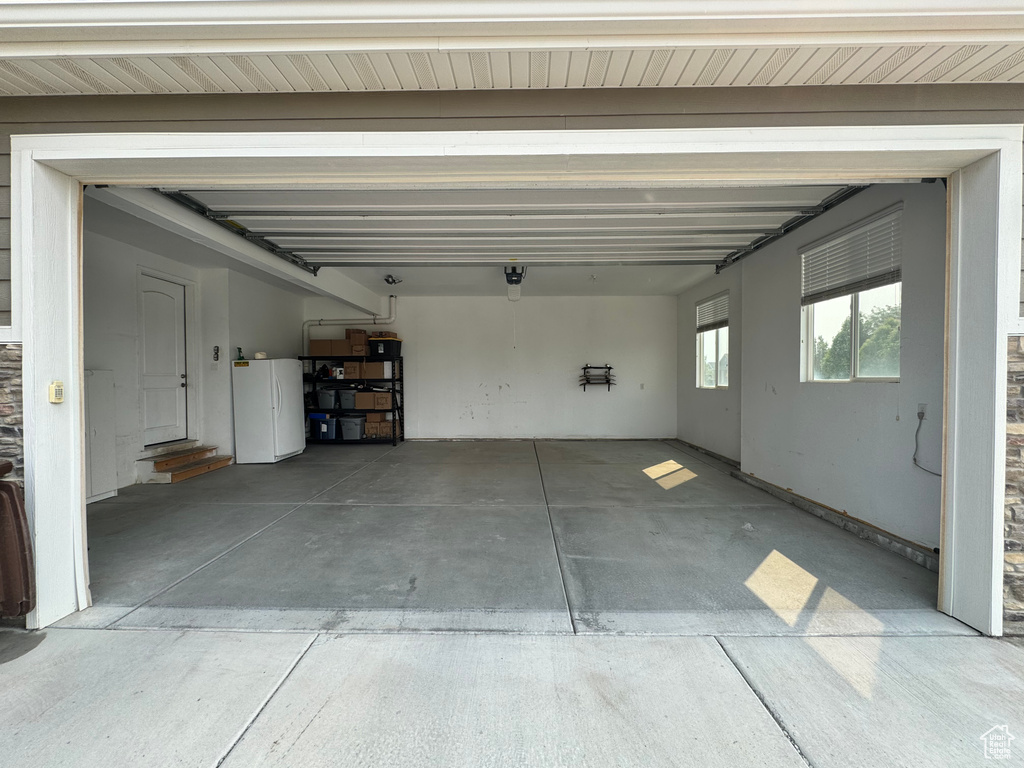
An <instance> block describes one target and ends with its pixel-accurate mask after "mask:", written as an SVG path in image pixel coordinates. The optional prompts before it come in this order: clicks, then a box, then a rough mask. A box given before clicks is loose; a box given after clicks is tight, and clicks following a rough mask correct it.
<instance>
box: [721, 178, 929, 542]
mask: <svg viewBox="0 0 1024 768" xmlns="http://www.w3.org/2000/svg"><path fill="white" fill-rule="evenodd" d="M900 201H902V202H903V204H904V209H903V292H902V320H901V336H902V342H901V356H900V381H899V382H898V383H883V382H835V383H831V382H801V381H800V355H801V344H800V332H801V310H800V249H801V247H802V246H803V245H805V244H807V243H811V242H813V241H815V240H818V239H820V238H822V237H825V236H827V235H829V234H830V233H832V232H835V231H837V230H839V229H842V228H843V227H845V226H847V225H849V224H852V223H855V222H857V221H858V220H860V219H862V218H864V217H865V216H868V215H871V214H873V213H875V212H877V211H880V210H882V209H884V208H886V207H888V206H890V205H892V204H894V203H897V202H900ZM945 215H946V194H945V188H944V187H943V185H942V184H941V183H936V184H912V185H878V186H875V187H872V188H870V189H868V190H867V191H865V192H862V193H861V194H859V195H857V196H856V197H854V198H853V199H851V200H849V201H848V202H846V203H844V204H843V205H841V206H839V207H837V208H835V209H833V210H832V211H830V212H828V213H826V214H824V215H822V216H820V217H819V218H817V219H815V220H814V221H813V222H811V223H810V224H808V225H806V226H804V227H802V228H801V229H799V230H797V231H796V232H794V233H793V234H792V235H790V236H789V237H786V238H784V239H782V240H780V241H778V242H777V243H774V244H772V245H771V246H768V247H766V248H765V249H764V250H762V251H759V252H758V253H757V254H756V255H754V256H752V257H750V258H748V259H747V260H745V261H744V262H743V271H742V297H743V298H742V307H743V308H742V311H743V347H742V365H743V372H744V374H743V377H742V381H741V397H742V412H743V424H742V431H741V448H740V451H741V460H742V470H743V471H744V472H747V473H750V474H753V475H756V476H757V477H759V478H761V479H762V480H766V481H768V482H769V483H773V484H775V485H777V486H781V487H783V488H786V489H788V490H791V491H792V492H794V493H796V494H799V495H801V496H804V497H807V498H810V499H812V500H814V501H816V502H818V503H820V504H824V505H826V506H829V507H832V508H835V509H838V510H841V511H844V512H846V513H847V514H849V515H851V516H853V517H856V518H859V519H860V520H864V521H866V522H868V523H871V524H872V525H875V526H877V527H879V528H882V529H884V530H886V531H889V532H891V533H894V534H896V535H898V536H901V537H903V538H905V539H909V540H911V541H913V542H916V543H918V544H921V545H924V546H926V547H929V548H931V547H935V546H938V544H939V519H940V493H941V480H940V479H939V478H938V477H934V476H932V475H929V474H927V473H926V472H923V471H922V470H920V469H917V468H915V467H914V466H913V464H912V462H911V458H912V456H913V453H914V432H915V430H916V428H917V424H918V421H917V405H918V403H926V404H927V414H928V415H927V419H926V420H925V422H924V424H923V427H922V430H921V451H920V455H919V459H920V461H921V463H922V464H923V465H924V466H926V467H929V468H932V469H934V470H936V471H938V470H940V469H941V466H942V461H941V458H942V418H941V417H942V396H943V344H944V341H943V338H944V313H945V262H946V226H945Z"/></svg>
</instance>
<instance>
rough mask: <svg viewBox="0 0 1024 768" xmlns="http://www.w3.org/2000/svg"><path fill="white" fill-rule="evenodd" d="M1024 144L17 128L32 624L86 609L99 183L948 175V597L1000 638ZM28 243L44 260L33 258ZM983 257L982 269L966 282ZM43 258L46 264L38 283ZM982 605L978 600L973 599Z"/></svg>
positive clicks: (877, 135) (960, 136) (644, 182)
mask: <svg viewBox="0 0 1024 768" xmlns="http://www.w3.org/2000/svg"><path fill="white" fill-rule="evenodd" d="M1022 140H1024V126H1022V125H1020V124H1013V125H936V126H891V125H889V126H839V127H836V126H827V127H795V128H742V129H738V128H722V129H665V130H644V129H635V130H607V131H605V130H593V131H572V130H565V131H493V132H490V131H489V132H483V131H446V132H426V131H425V132H347V133H216V134H201V133H200V134H196V133H159V134H157V133H153V134H138V133H136V134H124V133H121V134H78V135H75V134H65V135H48V136H14V137H12V142H11V143H12V209H13V210H12V225H13V227H12V230H13V231H12V235H13V238H12V240H13V242H12V246H13V248H12V280H13V282H14V286H15V291H14V307H13V315H14V318H15V319H14V320H13V322H14V324H15V325H14V327H13V328H12V329H11V331H10V334H11V335H12V336H17V337H19V338H18V340H23V342H24V345H25V346H24V371H23V379H24V393H25V397H24V401H25V402H24V408H25V482H26V501H27V504H28V508H29V510H30V515H31V520H32V526H33V533H34V537H35V542H36V577H37V594H38V601H37V607H36V609H35V611H33V612H32V614H30V615H29V617H28V626H30V627H32V628H36V627H43V626H47V625H49V624H51V623H53V622H55V621H57V620H59V619H61V618H63V617H64V616H67V615H68V614H70V613H73V612H74V611H76V610H80V609H83V608H85V607H87V606H88V605H89V596H88V589H87V584H86V582H85V558H86V553H85V549H84V523H83V518H84V476H83V473H84V465H83V461H82V452H83V434H82V429H81V425H82V351H81V339H82V336H81V330H82V329H81V323H82V318H81V301H80V296H81V245H80V244H81V236H80V212H81V185H82V184H84V183H101V184H136V185H138V184H144V185H153V186H160V185H175V184H193V185H205V184H212V185H217V184H220V185H232V184H233V185H239V184H266V185H274V184H277V185H283V184H295V185H312V184H335V185H338V186H346V185H350V184H361V185H364V186H369V187H371V188H372V187H377V188H388V187H389V186H395V185H408V184H423V185H430V184H445V185H448V186H453V185H454V186H458V185H463V186H474V185H479V184H480V183H481V181H484V182H486V183H490V184H494V185H496V186H505V185H509V184H518V185H520V186H524V185H525V186H534V187H542V186H545V185H547V186H558V187H563V188H564V187H566V186H570V187H571V186H576V187H578V188H585V187H587V186H596V185H603V184H607V183H615V184H626V185H629V186H633V187H641V188H643V187H648V188H649V187H657V186H680V185H685V186H723V185H729V184H732V185H735V186H741V185H750V184H764V185H771V184H779V183H791V184H800V183H803V184H806V183H828V184H833V183H869V182H871V181H892V180H897V179H913V178H921V177H948V178H949V180H950V197H951V205H950V214H951V215H950V227H951V238H950V248H949V254H948V258H949V268H948V270H947V281H948V283H949V286H948V288H949V297H950V299H949V301H948V302H947V354H946V360H947V365H946V385H947V394H946V407H945V414H946V435H945V448H944V458H943V462H944V469H943V473H944V475H945V480H944V491H943V512H942V514H943V529H942V530H943V533H942V536H943V538H942V548H941V549H942V551H941V555H940V561H941V565H940V568H941V575H940V582H941V588H940V603H939V608H940V610H943V611H945V612H947V613H951V614H953V615H957V616H958V617H959V618H962V619H964V620H966V621H969V623H971V624H972V625H973V626H975V627H976V628H978V629H980V630H981V631H983V632H985V633H986V634H990V635H1000V634H1002V544H1003V541H1002V517H1003V493H1004V459H1005V436H1006V420H1005V405H1004V401H1005V384H1004V382H1003V380H1002V374H1003V372H1004V371H1005V369H1006V354H1007V353H1006V346H1007V337H1008V336H1009V335H1010V334H1024V322H1022V320H1021V318H1020V311H1019V302H1020V277H1019V276H1020V270H1021V215H1020V212H1021V204H1022V191H1021V190H1022V173H1024V167H1022ZM254 168H258V169H259V170H258V172H255V171H253V169H254ZM42 212H45V215H44V214H43V213H42ZM30 259H31V262H32V263H34V264H37V265H38V264H39V262H42V263H43V265H45V266H44V268H38V267H37V268H34V269H28V268H27V266H28V264H29V263H30ZM968 271H969V272H970V280H965V279H962V276H965V275H966V274H967V273H968ZM40 274H45V275H46V279H45V280H41V279H36V277H35V276H36V275H40ZM992 370H995V371H997V376H996V379H997V380H996V384H995V386H985V385H984V383H982V384H978V383H977V382H978V381H979V379H978V376H979V374H978V373H977V371H992ZM794 375H795V374H794ZM51 379H63V380H64V381H65V382H67V385H68V386H67V387H66V393H67V395H66V402H65V404H64V405H62V406H55V405H51V404H49V403H47V402H46V397H45V393H46V387H47V383H48V382H49V381H50V380H51ZM968 603H971V604H973V605H976V606H977V608H976V610H970V611H965V609H964V607H965V606H966V605H967V604H968Z"/></svg>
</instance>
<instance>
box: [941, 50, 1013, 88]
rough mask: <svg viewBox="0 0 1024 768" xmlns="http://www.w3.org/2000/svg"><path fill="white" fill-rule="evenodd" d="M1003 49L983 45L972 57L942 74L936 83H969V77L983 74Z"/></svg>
mask: <svg viewBox="0 0 1024 768" xmlns="http://www.w3.org/2000/svg"><path fill="white" fill-rule="evenodd" d="M1003 48H1005V46H1002V45H985V46H981V48H980V49H978V50H977V52H975V53H974V54H973V55H972V56H969V57H967V58H966V59H964V60H962V61H961V62H959V63H958V64H957V66H955V67H953V68H951V69H949V70H948V71H946V72H943V74H942V77H941V78H940V79H939V80H938V81H936V82H943V83H956V82H970V77H972V76H973V75H972V74H971V73H974V74H978V73H981V72H984V71H985V70H986V69H988V68H989V67H991V66H992V63H993V61H994V60H995V59H994V57H995V56H996V55H997V54H998V53H999V52H1000V51H1001V50H1003Z"/></svg>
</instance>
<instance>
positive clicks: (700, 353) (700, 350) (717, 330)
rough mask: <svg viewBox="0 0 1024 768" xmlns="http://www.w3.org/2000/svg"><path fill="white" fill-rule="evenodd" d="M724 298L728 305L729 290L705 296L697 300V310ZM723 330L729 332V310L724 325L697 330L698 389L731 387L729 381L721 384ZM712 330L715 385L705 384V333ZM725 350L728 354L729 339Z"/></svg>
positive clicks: (695, 368)
mask: <svg viewBox="0 0 1024 768" xmlns="http://www.w3.org/2000/svg"><path fill="white" fill-rule="evenodd" d="M722 298H725V299H726V306H728V301H729V291H722V292H721V293H716V294H715V295H713V296H708V297H706V298H703V299H701V300H700V301H698V302H696V304H695V308H696V311H697V312H699V311H700V308H701V307H702V306H706V305H708V304H711V303H712V302H715V301H717V300H719V299H722ZM697 327H698V328H699V326H697ZM722 330H725V331H726V332H727V333H728V332H729V313H728V310H726V316H725V319H724V324H723V325H718V326H716V327H714V328H706V329H704V330H697V331H696V352H697V355H696V359H695V366H694V373H695V374H696V376H695V378H696V385H697V389H703V390H714V389H728V388H729V382H726V383H725V384H719V381H721V368H720V366H719V364H720V363H721V359H722V353H721V338H722V335H721V331H722ZM710 331H713V332H714V334H715V354H714V363H715V383H714V385H713V386H708V385H706V384H704V334H705V333H708V332H710ZM729 335H730V336H731V335H732V334H731V333H730V334H729ZM725 352H726V354H728V352H729V341H728V340H727V341H726V346H725Z"/></svg>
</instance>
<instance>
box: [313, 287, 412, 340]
mask: <svg viewBox="0 0 1024 768" xmlns="http://www.w3.org/2000/svg"><path fill="white" fill-rule="evenodd" d="M397 316H398V297H397V296H395V295H394V294H391V295H390V296H388V316H387V317H381V316H380V315H370V316H369V317H365V316H364V317H349V318H344V317H342V318H332V319H326V318H320V319H319V320H307V321H306V322H304V323H303V324H302V353H303V354H306V353H307V352H308V351H309V329H310V328H311V327H312V326H314V325H316V326H321V325H357V324H361V323H370V324H372V325H391V324H392V323H393V322H395V318H396V317H397Z"/></svg>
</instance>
